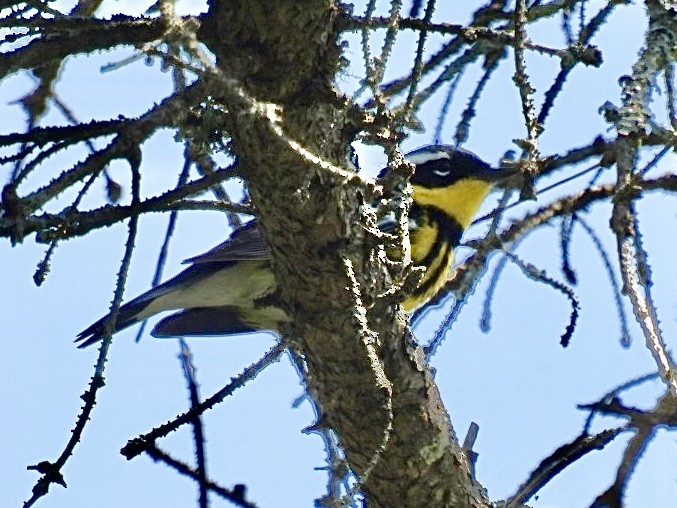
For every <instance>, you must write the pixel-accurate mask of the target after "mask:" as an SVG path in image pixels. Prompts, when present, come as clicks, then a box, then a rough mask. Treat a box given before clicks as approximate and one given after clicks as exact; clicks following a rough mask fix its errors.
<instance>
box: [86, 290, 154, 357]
mask: <svg viewBox="0 0 677 508" xmlns="http://www.w3.org/2000/svg"><path fill="white" fill-rule="evenodd" d="M151 301H152V300H151ZM149 303H150V301H148V300H143V301H134V300H133V301H131V302H129V303H128V304H126V305H123V306H122V307H120V312H119V313H118V319H117V322H116V323H115V328H113V333H116V332H119V331H120V330H124V329H125V328H127V327H129V326H132V325H134V324H136V323H138V322H140V321H143V319H142V318H139V317H138V316H139V313H140V312H141V311H143V309H145V308H146V307H147V306H148V304H149ZM106 319H108V316H104V317H102V318H101V319H99V320H98V321H97V322H96V323H94V324H92V325H91V326H89V327H88V328H87V329H86V330H83V331H81V332H80V333H79V334H78V337H77V338H76V339H75V342H79V344H78V347H79V348H85V347H87V346H91V345H92V344H96V343H97V342H99V341H100V340H101V339H102V338H103V326H104V324H105V322H106Z"/></svg>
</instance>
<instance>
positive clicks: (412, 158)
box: [405, 150, 451, 166]
mask: <svg viewBox="0 0 677 508" xmlns="http://www.w3.org/2000/svg"><path fill="white" fill-rule="evenodd" d="M405 159H407V160H408V161H409V162H411V163H413V164H416V165H417V166H418V165H419V164H425V163H426V162H431V161H437V160H440V159H451V155H449V154H448V153H447V152H445V151H444V150H435V151H433V152H431V151H428V150H426V151H422V152H418V153H416V152H414V153H410V154H409V155H407V156H406V157H405Z"/></svg>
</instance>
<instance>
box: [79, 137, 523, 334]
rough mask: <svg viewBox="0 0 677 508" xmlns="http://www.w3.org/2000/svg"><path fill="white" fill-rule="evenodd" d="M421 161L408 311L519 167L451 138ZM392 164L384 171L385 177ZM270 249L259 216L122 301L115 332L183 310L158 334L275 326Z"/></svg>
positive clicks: (432, 288) (428, 291) (436, 283)
mask: <svg viewBox="0 0 677 508" xmlns="http://www.w3.org/2000/svg"><path fill="white" fill-rule="evenodd" d="M405 159H407V160H408V161H409V162H411V163H413V164H414V165H415V166H416V169H415V171H414V174H413V175H412V177H411V179H410V183H411V185H412V204H411V207H410V210H409V235H410V236H409V237H410V242H411V257H412V262H413V264H414V265H416V266H423V267H424V268H425V273H424V274H423V276H422V278H421V280H420V281H419V284H418V287H417V288H416V289H415V290H414V291H413V293H412V294H410V295H407V296H406V297H405V299H404V300H403V302H402V306H403V308H404V309H405V310H406V311H408V312H411V311H414V310H415V309H417V308H419V307H421V306H422V305H424V304H425V303H426V302H427V301H428V300H430V299H431V298H432V297H433V296H434V295H435V293H437V291H438V290H439V289H440V288H441V287H442V285H443V284H444V283H445V282H446V281H447V279H448V278H449V277H450V274H451V269H452V263H453V259H454V249H455V247H456V246H458V244H459V243H460V241H461V235H462V234H463V232H464V231H465V229H466V228H468V226H469V225H470V223H471V221H472V218H473V216H474V215H475V213H476V212H477V210H478V208H479V207H480V205H481V204H482V202H483V200H484V199H485V197H486V196H487V194H488V193H489V191H490V190H491V189H492V187H493V186H494V185H495V184H496V183H497V182H498V181H501V180H503V179H505V178H507V177H509V176H511V175H513V174H514V173H515V170H514V169H509V168H502V169H494V168H492V167H491V166H489V165H488V164H487V163H485V162H484V161H482V160H481V159H480V158H479V157H477V156H476V155H474V154H473V153H471V152H468V151H466V150H462V149H459V148H455V147H452V146H449V145H430V146H424V147H422V148H419V149H417V150H414V151H413V152H410V153H408V154H407V155H405ZM386 171H387V170H383V171H382V172H381V175H379V176H384V174H385V172H386ZM269 256H270V253H269V250H268V248H267V246H266V244H265V242H264V240H263V237H262V236H261V233H260V230H259V229H258V227H257V223H256V221H255V220H254V221H251V222H249V223H247V224H246V225H244V226H243V227H241V228H239V229H237V230H235V231H234V232H233V234H232V235H231V236H230V238H229V239H228V240H226V241H225V242H223V243H222V244H220V245H218V246H217V247H215V248H213V249H212V250H210V251H208V252H206V253H205V254H202V255H201V256H197V257H194V258H191V259H188V260H187V261H186V262H188V263H191V266H189V267H188V268H187V269H185V270H184V271H183V272H181V273H180V274H178V275H177V276H175V277H174V278H172V279H170V280H168V281H167V282H165V283H163V284H161V285H159V286H157V287H155V288H153V289H151V290H149V291H147V292H146V293H144V294H142V295H141V296H138V297H137V298H135V299H133V300H132V301H130V302H128V303H126V304H124V305H122V306H121V307H120V310H119V314H118V318H117V321H116V323H115V327H114V330H113V332H117V331H120V330H123V329H125V328H127V327H129V326H131V325H133V324H135V323H139V322H141V321H143V320H145V319H147V318H149V317H151V316H153V315H155V314H157V313H159V312H163V311H170V310H180V312H177V313H174V314H171V315H170V316H168V317H165V318H164V319H162V320H161V321H160V322H159V323H158V324H157V325H155V328H154V329H153V331H152V332H151V335H153V336H155V337H174V336H198V335H229V334H238V333H248V332H254V331H260V330H272V331H275V330H277V329H278V328H279V326H280V324H281V323H283V322H285V321H288V319H289V318H288V316H287V314H286V313H285V312H284V310H283V309H282V308H280V307H277V306H274V305H272V304H271V303H269V301H270V299H269V298H266V296H269V295H271V294H272V293H273V292H274V291H275V276H274V273H273V271H272V269H271V267H270V262H269ZM105 321H106V317H103V318H101V319H100V320H98V321H97V322H96V323H94V324H92V325H91V326H90V327H89V328H87V329H86V330H84V331H83V332H81V333H80V334H79V335H78V338H77V339H76V342H80V345H79V347H86V346H89V345H91V344H93V343H95V342H97V341H99V340H101V338H102V335H103V328H104V323H105Z"/></svg>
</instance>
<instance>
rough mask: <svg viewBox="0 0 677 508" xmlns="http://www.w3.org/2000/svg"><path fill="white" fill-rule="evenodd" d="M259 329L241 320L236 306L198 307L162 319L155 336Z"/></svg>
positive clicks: (230, 332)
mask: <svg viewBox="0 0 677 508" xmlns="http://www.w3.org/2000/svg"><path fill="white" fill-rule="evenodd" d="M255 331H257V330H256V329H255V328H253V327H252V326H251V325H248V324H246V323H245V322H244V321H242V320H241V318H240V315H239V312H238V309H237V308H236V307H227V306H225V307H197V308H194V309H186V310H184V311H181V312H177V313H176V314H172V315H171V316H168V317H166V318H164V319H163V320H162V321H160V322H159V323H158V324H157V325H155V328H153V331H152V332H151V335H152V336H153V337H162V338H164V337H181V336H186V335H192V336H200V335H230V334H236V333H252V332H255Z"/></svg>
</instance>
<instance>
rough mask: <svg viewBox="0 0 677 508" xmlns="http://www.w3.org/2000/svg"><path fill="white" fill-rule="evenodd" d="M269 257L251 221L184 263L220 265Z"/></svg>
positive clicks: (266, 248) (268, 252) (258, 231)
mask: <svg viewBox="0 0 677 508" xmlns="http://www.w3.org/2000/svg"><path fill="white" fill-rule="evenodd" d="M269 257H270V251H269V250H268V246H267V245H266V242H265V241H264V240H263V236H262V235H261V230H260V229H259V227H258V223H257V221H256V220H253V221H250V222H248V223H247V224H245V225H244V226H242V227H241V228H238V229H236V230H235V231H233V234H232V235H231V236H230V237H229V238H228V239H227V240H226V241H225V242H223V243H221V244H219V245H217V246H216V247H214V248H213V249H211V250H209V251H207V252H205V253H204V254H201V255H199V256H195V257H193V258H189V259H187V260H186V261H184V263H192V264H202V263H222V262H227V261H243V260H248V259H249V260H253V259H268V258H269Z"/></svg>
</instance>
